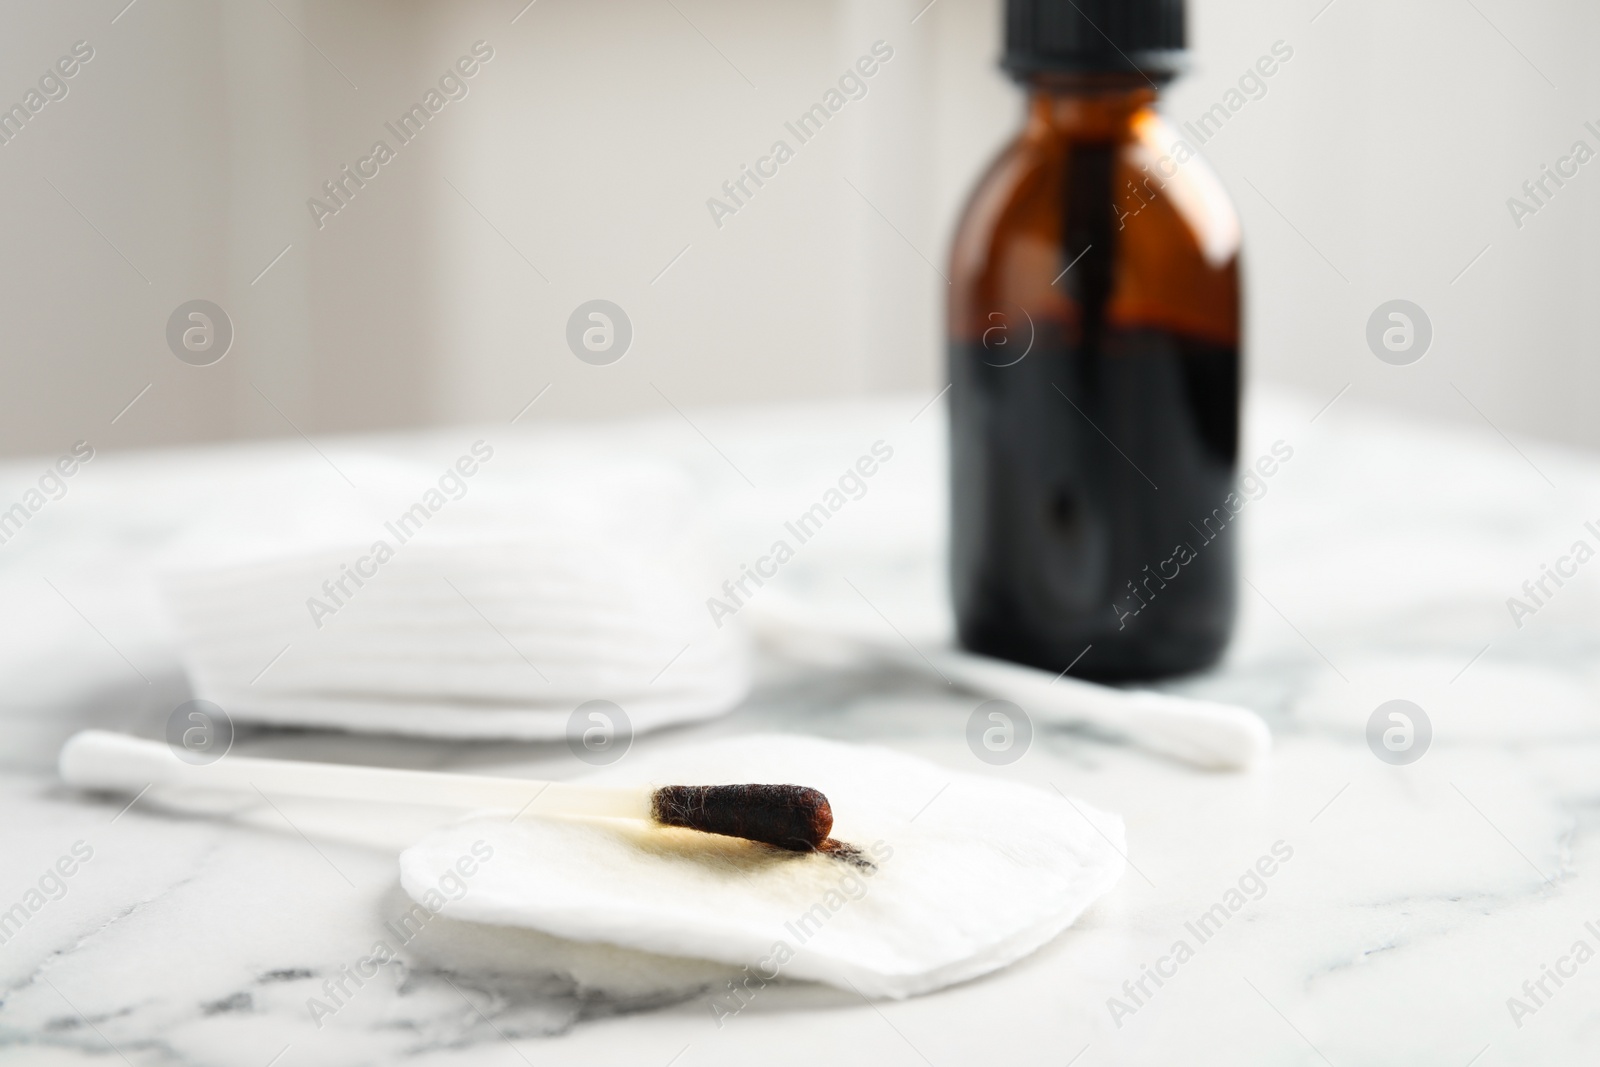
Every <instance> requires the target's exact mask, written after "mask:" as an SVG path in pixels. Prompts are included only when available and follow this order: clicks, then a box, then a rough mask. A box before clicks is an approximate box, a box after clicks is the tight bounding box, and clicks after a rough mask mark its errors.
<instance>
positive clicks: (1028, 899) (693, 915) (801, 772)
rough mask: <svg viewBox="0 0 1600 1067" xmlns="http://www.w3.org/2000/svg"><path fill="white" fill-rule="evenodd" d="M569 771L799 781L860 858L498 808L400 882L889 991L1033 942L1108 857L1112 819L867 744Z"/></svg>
mask: <svg viewBox="0 0 1600 1067" xmlns="http://www.w3.org/2000/svg"><path fill="white" fill-rule="evenodd" d="M585 781H587V782H592V783H596V784H603V783H609V784H618V785H620V784H631V785H641V784H648V785H667V784H692V785H719V784H734V783H741V782H773V783H793V784H799V785H809V786H812V787H814V788H817V789H820V790H822V792H824V793H825V794H827V796H828V799H829V802H830V803H831V805H832V807H833V814H834V829H833V836H834V838H835V839H837V840H839V841H842V842H845V843H847V844H849V845H853V846H856V847H857V848H859V849H860V850H861V852H862V854H863V856H864V858H865V860H868V861H870V863H865V864H862V863H852V862H850V861H848V860H846V859H842V858H839V857H838V856H835V855H828V854H824V853H808V854H799V853H788V852H782V851H779V850H776V849H771V848H768V847H766V846H763V845H757V844H753V843H751V842H747V841H743V840H738V839H734V838H727V837H717V836H712V835H708V834H699V833H695V832H693V831H688V830H672V829H665V828H661V827H653V826H648V825H646V824H644V823H635V822H628V821H622V820H559V819H551V820H531V819H524V820H522V821H518V822H515V823H513V822H509V821H508V820H507V818H506V816H503V815H501V816H483V817H477V818H472V819H469V820H466V821H464V822H462V823H458V824H456V825H453V826H450V827H446V828H444V829H441V830H438V831H435V832H433V833H432V834H430V835H428V836H427V837H426V838H424V839H423V840H422V841H421V842H420V843H418V844H417V845H415V846H413V847H412V848H410V849H407V850H406V851H405V852H404V853H403V854H402V855H401V857H400V880H401V885H402V886H403V887H404V888H405V890H406V892H407V893H408V894H410V895H411V897H412V898H413V899H415V900H417V901H418V902H419V903H421V904H424V905H427V906H430V907H435V908H437V907H439V906H440V903H441V897H440V895H439V893H438V887H439V886H440V885H441V879H444V880H445V882H446V883H447V885H448V886H450V887H454V886H455V885H457V884H461V885H462V887H463V888H461V889H460V891H459V899H452V900H450V902H449V903H448V905H447V906H446V909H447V910H446V914H448V915H449V916H450V917H451V918H453V919H456V920H467V921H470V922H475V923H485V924H493V925H498V926H515V927H529V928H532V929H536V930H541V931H544V932H545V933H548V934H552V935H555V936H557V937H561V938H567V939H570V940H574V941H584V942H601V943H605V944H609V945H615V946H621V947H625V948H630V949H634V950H637V951H638V952H640V953H650V954H654V955H657V956H668V957H683V958H689V959H698V960H712V961H716V962H719V963H725V964H731V965H733V966H735V967H746V966H748V967H749V968H750V971H751V973H752V974H755V975H758V976H760V977H761V978H766V979H771V978H774V977H779V976H781V977H783V978H790V979H806V980H812V981H818V982H826V983H828V984H830V985H835V986H839V987H840V988H844V989H852V988H853V989H855V990H856V991H858V992H860V993H862V994H864V995H867V996H875V997H906V996H912V995H914V994H918V993H925V992H928V991H930V990H933V989H938V988H940V987H942V986H946V985H950V984H951V983H954V982H960V981H963V980H965V979H968V978H973V977H975V976H977V975H981V974H986V973H988V972H989V971H993V970H995V969H997V968H1000V967H1004V966H1005V965H1006V964H1008V963H1011V962H1013V961H1015V960H1017V959H1020V958H1021V957H1023V956H1026V955H1028V954H1029V953H1030V952H1033V951H1034V950H1035V949H1037V948H1039V946H1041V945H1043V944H1044V943H1045V942H1047V941H1049V940H1050V939H1051V938H1053V937H1055V936H1056V935H1057V934H1058V933H1060V932H1061V931H1062V930H1064V929H1065V928H1066V927H1068V926H1070V925H1071V924H1072V923H1073V921H1074V920H1075V919H1077V917H1078V916H1079V915H1080V914H1081V913H1082V912H1083V910H1084V909H1085V908H1087V907H1088V906H1089V905H1090V904H1091V903H1092V902H1094V901H1095V900H1096V899H1097V898H1098V897H1100V896H1101V895H1103V894H1104V893H1106V892H1107V891H1109V890H1110V889H1111V887H1112V886H1113V885H1115V884H1116V881H1117V879H1118V878H1119V877H1120V876H1121V874H1122V868H1123V865H1124V860H1123V852H1124V845H1123V827H1122V820H1121V819H1120V818H1119V817H1118V816H1116V815H1111V814H1107V813H1104V812H1100V811H1097V810H1095V809H1094V808H1092V807H1090V806H1089V805H1087V804H1085V803H1083V802H1082V801H1074V802H1072V803H1069V802H1068V801H1067V800H1065V799H1064V798H1063V797H1061V796H1058V795H1056V794H1054V793H1046V792H1043V791H1041V790H1039V789H1035V788H1032V787H1029V786H1023V785H1017V784H1013V783H1011V782H1007V781H1004V780H1001V779H999V778H996V777H978V776H976V775H970V774H962V773H957V772H953V771H949V770H947V769H945V768H943V767H940V766H937V765H935V764H932V763H929V762H927V761H925V760H921V759H917V758H914V757H911V756H906V755H903V754H900V753H897V752H892V751H889V750H887V749H883V748H875V747H868V746H862V745H847V744H840V743H838V742H832V741H823V740H818V739H815V738H807V737H780V736H766V737H745V738H734V739H729V740H725V741H719V742H713V743H707V744H701V745H696V746H692V747H684V748H680V749H676V750H672V751H667V752H661V753H656V754H652V755H651V756H650V757H646V758H636V759H629V760H627V761H625V762H624V764H623V765H621V766H618V767H615V768H611V769H609V770H607V771H605V772H603V773H600V774H596V775H593V776H590V777H589V778H586V779H585ZM475 845H476V846H477V855H478V856H480V857H481V856H482V855H483V854H484V852H485V851H486V850H492V855H490V857H489V858H488V859H487V860H484V861H483V862H481V863H479V862H477V861H476V860H469V862H468V863H467V864H466V866H467V867H470V868H472V869H473V873H472V874H471V876H470V877H467V878H461V877H459V875H452V872H453V871H459V870H460V869H461V867H460V866H459V865H460V861H461V859H462V857H464V856H465V857H472V856H474V851H473V849H474V846H475ZM447 876H450V877H447ZM447 895H449V896H451V897H455V896H457V895H458V894H457V893H449V894H447Z"/></svg>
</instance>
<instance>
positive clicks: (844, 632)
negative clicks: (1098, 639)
mask: <svg viewBox="0 0 1600 1067" xmlns="http://www.w3.org/2000/svg"><path fill="white" fill-rule="evenodd" d="M751 608H752V610H751V611H749V612H748V613H747V615H748V616H749V618H750V621H751V623H752V624H753V628H754V629H755V630H756V632H757V634H758V635H759V636H760V637H761V638H762V639H763V640H764V641H766V642H767V643H769V644H771V645H773V646H775V647H776V648H778V649H779V650H780V651H786V652H790V653H793V654H796V655H798V656H799V657H800V658H802V659H816V658H819V657H820V658H824V659H827V658H834V659H836V658H838V655H839V653H841V652H844V653H853V654H857V655H862V654H864V655H866V656H869V657H871V658H873V659H877V660H880V661H883V662H889V663H893V664H895V665H896V666H900V667H904V668H907V669H910V670H913V671H916V672H917V673H919V674H926V675H936V676H938V677H939V678H940V679H942V680H943V681H946V682H950V683H953V684H956V685H959V686H961V687H962V688H963V689H967V690H970V691H972V692H974V693H982V694H985V695H987V696H991V697H1002V698H1004V699H1007V700H1011V701H1014V702H1016V703H1017V704H1018V705H1019V706H1021V707H1022V709H1023V710H1024V711H1026V712H1028V713H1029V714H1030V715H1032V716H1034V717H1036V718H1037V719H1039V720H1041V721H1045V722H1056V723H1061V724H1063V725H1085V726H1091V727H1094V728H1095V729H1097V730H1103V731H1105V732H1106V733H1108V734H1112V735H1115V736H1117V737H1121V738H1123V739H1125V740H1126V741H1128V742H1129V743H1130V744H1134V745H1138V746H1139V747H1140V748H1143V749H1146V750H1148V751H1151V752H1157V753H1160V754H1161V755H1164V756H1169V757H1171V758H1173V759H1178V760H1182V761H1184V762H1185V763H1189V764H1193V765H1194V766H1197V767H1204V768H1207V769H1208V770H1249V769H1250V768H1251V767H1254V766H1256V765H1257V764H1259V763H1261V762H1262V761H1263V760H1265V759H1266V757H1267V755H1268V754H1269V753H1270V752H1271V751H1272V734H1271V732H1270V731H1268V729H1267V724H1266V723H1264V722H1262V721H1261V717H1260V716H1258V715H1257V714H1256V713H1255V712H1253V711H1250V710H1249V709H1248V708H1241V707H1238V706H1236V705H1232V704H1221V703H1216V702H1213V701H1209V700H1194V699H1191V698H1189V697H1179V696H1173V695H1171V694H1167V693H1157V692H1152V691H1149V690H1137V689H1115V688H1112V687H1111V686H1105V685H1096V684H1094V683H1093V682H1084V681H1079V680H1078V679H1075V678H1067V677H1063V676H1058V675H1054V674H1051V673H1050V672H1048V671H1041V670H1038V669H1036V668H1033V667H1024V666H1022V665H1020V664H1016V663H1010V662H1007V661H1006V660H1000V659H993V658H991V657H989V656H979V655H975V654H973V653H970V652H963V651H960V650H957V649H951V648H941V647H933V646H925V647H912V646H911V645H909V644H908V643H907V642H906V641H905V640H904V639H903V638H900V637H898V635H896V634H883V633H879V632H878V631H877V630H875V629H867V628H865V627H861V626H850V625H848V624H845V623H841V622H839V621H837V620H835V619H834V618H832V617H824V616H820V615H818V614H816V613H815V612H812V611H808V610H807V609H805V608H804V607H802V606H800V605H798V604H794V603H793V602H788V601H782V600H780V599H779V598H777V597H774V596H772V595H771V593H770V591H768V594H767V595H766V597H765V598H764V599H763V600H757V601H753V602H752V604H751Z"/></svg>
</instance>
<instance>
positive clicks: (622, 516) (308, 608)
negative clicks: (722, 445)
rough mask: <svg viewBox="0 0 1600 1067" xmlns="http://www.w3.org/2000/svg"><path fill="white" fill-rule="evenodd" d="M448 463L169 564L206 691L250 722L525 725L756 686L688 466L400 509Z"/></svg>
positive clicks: (702, 706)
mask: <svg viewBox="0 0 1600 1067" xmlns="http://www.w3.org/2000/svg"><path fill="white" fill-rule="evenodd" d="M436 474H437V472H435V471H431V470H429V469H428V468H418V469H415V470H413V469H409V468H404V467H398V466H397V467H395V468H394V469H386V470H384V471H382V472H381V477H380V474H379V473H374V471H372V470H370V469H369V470H364V471H363V472H362V476H361V477H360V479H359V480H360V483H361V484H362V485H363V487H364V488H365V487H367V486H369V485H373V484H375V483H378V482H382V483H383V484H385V485H392V486H400V487H406V488H404V491H403V492H394V493H390V494H389V496H390V497H391V498H393V499H394V500H396V501H398V503H388V502H387V501H386V502H385V503H383V504H379V505H377V506H375V507H372V508H370V509H369V512H370V513H369V514H360V515H358V514H351V513H349V512H350V509H349V508H346V509H344V512H342V513H340V514H337V515H332V516H329V515H326V514H324V513H321V512H319V514H318V515H317V516H314V517H308V516H306V515H303V514H302V515H299V516H297V517H296V519H295V521H294V522H292V523H283V524H281V525H282V526H283V527H284V529H283V530H281V531H279V532H278V533H277V534H276V535H274V536H269V537H263V536H252V537H245V538H239V537H232V536H231V535H221V536H219V537H218V538H217V540H219V541H225V542H229V541H231V542H232V543H230V544H229V545H227V546H224V547H225V548H226V549H227V551H220V552H219V551H208V552H207V553H205V555H206V556H207V557H208V558H207V559H205V560H204V561H203V562H197V561H186V562H185V563H184V564H182V565H179V566H175V567H173V568H171V569H169V570H168V571H167V573H165V574H164V576H163V592H164V594H165V600H166V603H167V605H168V607H169V609H170V612H171V614H172V616H173V618H174V621H175V622H176V625H177V629H178V632H179V636H180V650H181V654H182V658H183V660H184V663H185V665H186V667H187V668H188V670H189V673H190V676H191V681H192V683H193V686H194V688H195V691H196V695H197V696H199V697H201V698H203V699H206V700H210V701H213V702H215V703H217V704H218V705H220V706H221V707H222V708H223V709H224V710H225V711H226V712H228V713H229V714H230V715H231V716H233V717H234V718H236V719H241V720H254V721H262V722H272V723H279V724H294V725H305V726H322V727H332V728H338V729H345V730H356V731H363V732H388V733H401V734H412V735H421V736H437V737H470V738H516V739H554V738H559V737H562V736H563V735H564V733H565V732H566V730H567V726H568V721H569V718H570V717H571V715H572V713H573V711H574V709H576V708H578V707H579V706H580V705H582V704H585V703H587V702H589V701H594V700H603V701H609V702H611V703H613V704H615V705H616V706H617V707H619V708H621V709H622V711H623V713H624V714H625V715H626V721H627V723H628V724H629V725H630V726H631V727H632V728H633V729H634V730H646V729H651V728H655V727H659V726H662V725H665V724H668V723H671V722H677V721H682V720H688V719H695V718H704V717H708V716H712V715H716V714H720V713H721V712H724V711H726V710H727V709H728V708H730V707H731V706H733V705H734V704H735V703H737V702H738V701H739V700H740V699H742V697H743V695H744V693H745V692H746V690H747V688H748V666H747V651H746V647H745V643H744V642H743V640H742V639H741V637H740V634H739V632H738V630H737V629H736V628H734V627H725V628H722V629H716V628H714V627H712V626H711V625H710V624H709V621H708V619H707V617H706V614H705V611H704V608H703V600H704V598H705V596H706V595H707V589H708V588H710V581H709V579H708V578H705V577H703V576H702V575H701V574H700V572H698V571H697V570H696V569H695V568H694V566H692V562H691V557H692V556H693V552H692V551H686V550H685V549H686V545H685V542H686V540H687V541H691V542H692V540H693V539H692V538H686V537H685V534H684V530H685V525H684V523H683V521H682V520H683V518H684V515H685V514H686V513H687V512H688V511H689V510H690V509H689V507H688V504H687V503H686V501H687V500H688V493H687V487H686V486H684V485H682V484H681V477H678V476H677V475H676V472H675V471H673V470H671V469H670V468H666V469H660V468H651V467H648V466H646V467H642V468H640V467H635V468H632V469H622V470H615V471H610V472H607V473H605V474H603V475H602V474H596V473H593V472H586V473H585V474H584V475H583V476H582V477H572V476H566V477H563V476H562V475H561V474H559V473H557V472H553V471H548V470H547V471H545V472H543V473H542V474H540V475H539V476H537V477H530V478H524V479H522V480H520V481H519V482H517V483H514V484H513V485H511V486H510V487H509V490H508V489H507V487H506V486H503V485H502V486H500V487H499V488H498V491H490V490H487V489H481V488H478V487H476V486H474V487H472V494H475V495H471V494H468V493H466V492H465V491H463V492H462V495H461V497H460V498H459V499H458V500H457V499H450V498H448V497H445V498H442V499H444V500H445V503H444V505H443V506H442V507H440V508H438V509H437V512H438V514H437V516H430V517H429V518H428V522H427V524H426V526H423V527H421V528H418V529H414V528H412V526H411V525H406V526H399V525H397V524H396V523H395V521H394V520H393V519H392V518H391V519H387V520H386V519H385V516H386V515H397V514H402V513H403V512H404V511H405V508H404V504H405V502H406V497H405V493H410V494H411V495H412V496H415V495H416V494H417V492H418V489H417V488H416V487H417V486H418V485H419V484H420V485H424V486H425V485H427V484H428V479H429V477H430V475H435V476H436ZM675 478H676V480H675ZM453 485H454V483H452V486H453ZM321 503H322V504H324V505H325V503H326V502H325V501H322V502H321ZM290 527H293V528H292V530H291V529H289V528H290ZM687 547H688V548H689V549H693V547H694V546H693V544H692V543H691V544H689V545H688V546H687ZM697 579H698V581H697ZM616 718H617V717H616V716H615V714H614V713H613V714H609V715H608V716H607V721H608V722H609V724H610V726H611V727H612V728H616V729H621V728H622V726H621V724H620V723H618V722H617V721H616Z"/></svg>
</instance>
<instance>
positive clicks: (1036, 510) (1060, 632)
mask: <svg viewBox="0 0 1600 1067" xmlns="http://www.w3.org/2000/svg"><path fill="white" fill-rule="evenodd" d="M1064 171H1065V175H1064V179H1063V183H1062V184H1063V188H1062V190H1061V195H1062V197H1063V207H1062V212H1061V218H1062V219H1063V222H1062V226H1061V246H1062V247H1061V258H1060V263H1061V264H1062V266H1063V267H1065V266H1066V265H1068V264H1071V266H1070V269H1067V271H1066V273H1065V274H1064V275H1063V276H1061V278H1060V279H1059V281H1058V283H1057V284H1058V285H1059V286H1061V287H1062V288H1064V289H1065V291H1066V292H1067V294H1068V295H1069V296H1070V298H1071V300H1072V302H1073V304H1074V305H1075V306H1076V307H1077V309H1078V315H1077V319H1076V322H1075V323H1063V322H1059V321H1052V320H1046V321H1035V320H1034V319H1033V318H1031V317H1030V316H1029V315H1028V314H1027V313H1026V312H1025V311H1024V310H1023V309H1021V308H1018V307H1011V308H997V309H995V314H994V316H992V318H993V320H994V321H995V323H996V326H995V328H994V329H992V330H990V331H989V332H988V333H985V334H984V336H983V337H982V338H980V339H979V340H977V341H963V340H956V341H954V342H952V344H951V347H950V352H949V357H950V373H951V381H952V389H951V394H950V395H951V408H950V411H951V464H952V486H951V489H952V501H951V502H952V509H953V526H952V535H951V569H952V579H953V591H954V597H955V606H956V615H957V621H958V628H959V634H960V639H961V642H962V644H963V645H965V646H966V647H967V648H970V649H972V650H973V651H976V652H982V653H986V654H988V655H994V656H1000V657H1003V658H1006V659H1011V660H1016V661H1019V662H1023V663H1028V664H1032V665H1035V666H1038V667H1043V668H1045V669H1047V670H1053V671H1061V670H1064V669H1065V668H1066V667H1067V666H1068V665H1069V664H1073V663H1076V665H1075V666H1074V667H1073V674H1074V675H1075V676H1084V677H1091V678H1100V679H1108V680H1109V679H1121V678H1135V677H1149V676H1154V675H1161V674H1172V673H1177V672H1182V671H1188V670H1195V669H1198V668H1200V667H1204V666H1206V665H1208V664H1210V663H1212V662H1214V661H1215V660H1216V659H1217V657H1218V656H1220V655H1221V652H1222V650H1223V647H1224V646H1225V644H1226V643H1227V638H1228V633H1229V630H1230V627H1231V624H1232V616H1233V608H1234V580H1235V579H1234V575H1235V564H1234V541H1235V532H1234V529H1233V527H1234V521H1235V520H1234V512H1233V511H1232V510H1230V508H1229V505H1230V504H1232V505H1233V507H1234V508H1238V507H1240V506H1242V505H1241V503H1240V500H1239V498H1238V497H1237V496H1231V495H1230V494H1232V493H1233V486H1232V482H1233V475H1234V464H1235V460H1236V453H1237V440H1238V416H1239V358H1238V349H1237V345H1236V344H1234V345H1221V344H1218V343H1216V342H1215V341H1214V340H1206V339H1202V338H1200V337H1195V336H1188V335H1185V334H1183V333H1180V332H1176V331H1174V330H1171V329H1165V328H1161V327H1159V326H1154V325H1148V324H1144V325H1141V324H1127V323H1120V324H1119V323H1117V322H1114V321H1112V318H1111V316H1109V315H1108V313H1107V309H1108V304H1109V301H1110V299H1111V296H1112V287H1113V285H1114V283H1115V278H1116V271H1117V266H1118V260H1117V257H1118V251H1119V249H1118V245H1119V234H1120V233H1121V226H1120V221H1119V215H1120V214H1121V213H1122V211H1119V208H1118V206H1117V200H1116V197H1115V194H1114V193H1113V190H1112V181H1113V179H1112V175H1113V173H1114V161H1113V151H1112V147H1111V146H1110V145H1096V144H1079V145H1077V146H1074V148H1073V149H1072V153H1071V158H1070V160H1069V161H1068V163H1067V165H1066V166H1065V168H1064ZM1122 210H1126V209H1122ZM1024 351H1026V354H1025V355H1023V352H1024ZM1019 357H1020V358H1019ZM1086 648H1087V649H1088V651H1087V652H1085V651H1084V650H1085V649H1086ZM1080 655H1081V659H1080V658H1079V657H1080Z"/></svg>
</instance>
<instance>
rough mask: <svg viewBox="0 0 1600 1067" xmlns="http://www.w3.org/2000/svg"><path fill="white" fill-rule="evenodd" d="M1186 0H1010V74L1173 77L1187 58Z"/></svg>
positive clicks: (1006, 61)
mask: <svg viewBox="0 0 1600 1067" xmlns="http://www.w3.org/2000/svg"><path fill="white" fill-rule="evenodd" d="M1183 8H1184V0H1007V3H1006V51H1005V58H1004V59H1002V60H1001V66H1003V67H1004V68H1005V69H1006V70H1007V71H1008V72H1010V74H1011V75H1012V77H1015V78H1026V77H1029V76H1031V75H1034V74H1050V73H1060V74H1116V73H1139V74H1143V75H1145V76H1146V77H1150V78H1157V77H1159V78H1171V77H1172V76H1173V75H1175V74H1177V73H1178V69H1179V62H1180V61H1181V59H1182V57H1183V45H1184V27H1183V22H1184V18H1183Z"/></svg>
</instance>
